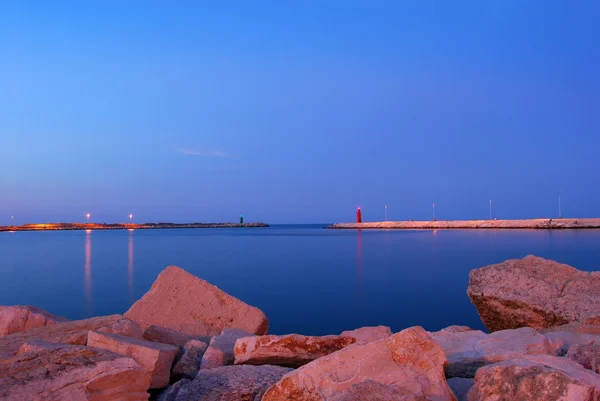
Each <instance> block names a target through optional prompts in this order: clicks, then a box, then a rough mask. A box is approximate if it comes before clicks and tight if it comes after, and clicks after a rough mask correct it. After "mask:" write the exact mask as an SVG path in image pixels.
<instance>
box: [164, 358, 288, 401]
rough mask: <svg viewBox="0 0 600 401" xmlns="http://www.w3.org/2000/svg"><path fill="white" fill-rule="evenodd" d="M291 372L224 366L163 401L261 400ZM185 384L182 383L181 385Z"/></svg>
mask: <svg viewBox="0 0 600 401" xmlns="http://www.w3.org/2000/svg"><path fill="white" fill-rule="evenodd" d="M290 371H291V369H288V368H283V367H280V366H268V365H263V366H249V365H243V366H224V367H220V368H215V369H210V370H201V371H200V372H198V375H197V376H196V378H195V379H194V380H193V381H191V382H190V381H187V380H186V381H181V382H178V383H177V384H175V385H174V386H172V387H170V388H169V389H168V390H167V391H166V392H165V393H166V395H164V396H159V398H158V399H159V400H160V401H198V400H206V401H261V399H262V396H263V394H264V393H265V391H267V389H268V388H269V387H271V386H272V385H273V384H274V383H275V382H277V381H278V380H280V379H281V377H283V375H285V374H286V373H288V372H290ZM179 383H181V384H179Z"/></svg>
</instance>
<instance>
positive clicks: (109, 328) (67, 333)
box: [0, 315, 142, 355]
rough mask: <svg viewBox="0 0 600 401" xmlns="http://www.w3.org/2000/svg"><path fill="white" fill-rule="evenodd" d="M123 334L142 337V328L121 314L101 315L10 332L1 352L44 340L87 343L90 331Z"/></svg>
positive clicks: (0, 344)
mask: <svg viewBox="0 0 600 401" xmlns="http://www.w3.org/2000/svg"><path fill="white" fill-rule="evenodd" d="M90 330H97V331H102V332H106V333H115V334H122V335H124V336H128V337H135V338H142V329H141V328H140V326H138V325H137V323H135V322H133V321H131V320H129V319H126V318H124V317H123V316H121V315H111V316H100V317H93V318H90V319H85V320H73V321H69V322H64V323H57V324H53V325H51V326H44V327H38V328H35V329H31V330H27V331H22V332H19V333H13V334H9V335H7V336H4V337H2V338H0V353H6V354H9V355H14V354H15V353H16V352H17V350H18V349H19V347H21V345H23V343H26V342H29V341H31V340H42V341H46V342H51V343H62V344H73V345H85V344H86V342H87V336H88V331H90Z"/></svg>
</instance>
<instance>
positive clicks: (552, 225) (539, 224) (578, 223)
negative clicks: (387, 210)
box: [327, 218, 600, 230]
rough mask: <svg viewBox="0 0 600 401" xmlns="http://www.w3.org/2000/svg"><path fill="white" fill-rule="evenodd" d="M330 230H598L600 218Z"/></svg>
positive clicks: (340, 226)
mask: <svg viewBox="0 0 600 401" xmlns="http://www.w3.org/2000/svg"><path fill="white" fill-rule="evenodd" d="M327 228H329V229H347V230H357V229H380V230H389V229H393V230H466V229H521V230H557V229H594V228H595V229H598V228H600V218H583V219H523V220H448V221H379V222H365V223H336V224H333V225H330V226H328V227H327Z"/></svg>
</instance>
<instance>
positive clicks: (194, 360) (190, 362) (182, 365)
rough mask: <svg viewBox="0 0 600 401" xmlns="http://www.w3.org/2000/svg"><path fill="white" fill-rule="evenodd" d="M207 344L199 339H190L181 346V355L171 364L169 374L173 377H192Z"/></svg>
mask: <svg viewBox="0 0 600 401" xmlns="http://www.w3.org/2000/svg"><path fill="white" fill-rule="evenodd" d="M207 347H208V345H207V344H206V343H204V342H202V341H200V340H190V341H188V342H187V343H186V344H185V346H184V347H183V351H182V353H181V357H179V360H178V361H177V362H176V363H175V366H173V371H172V372H171V375H172V376H173V377H175V378H187V379H192V380H193V379H194V377H196V374H198V371H199V370H200V365H201V364H202V356H203V355H204V352H206V348H207Z"/></svg>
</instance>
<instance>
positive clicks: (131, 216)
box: [129, 214, 133, 224]
mask: <svg viewBox="0 0 600 401" xmlns="http://www.w3.org/2000/svg"><path fill="white" fill-rule="evenodd" d="M131 219H133V215H132V214H130V215H129V224H131Z"/></svg>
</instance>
